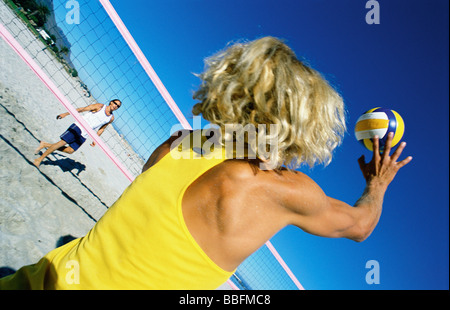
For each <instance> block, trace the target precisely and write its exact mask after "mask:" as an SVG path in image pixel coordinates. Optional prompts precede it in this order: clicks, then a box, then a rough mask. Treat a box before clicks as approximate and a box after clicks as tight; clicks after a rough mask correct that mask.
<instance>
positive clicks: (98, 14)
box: [0, 0, 297, 289]
mask: <svg viewBox="0 0 450 310" xmlns="http://www.w3.org/2000/svg"><path fill="white" fill-rule="evenodd" d="M0 3H1V7H0V22H1V23H2V25H3V26H4V27H5V28H6V29H7V30H8V31H9V32H10V33H11V34H12V35H13V37H14V38H15V39H16V40H17V41H18V42H19V43H20V45H21V46H22V47H23V48H24V49H25V51H26V52H27V53H28V54H29V55H30V56H31V57H32V58H33V59H34V61H35V62H36V63H37V64H38V65H39V66H40V68H41V69H42V70H43V71H44V72H45V74H46V75H47V76H48V77H50V79H51V80H52V81H53V83H54V84H55V85H56V86H57V87H58V89H59V90H60V91H61V92H62V93H63V94H64V96H65V97H66V98H67V99H68V100H69V101H70V103H72V105H73V106H74V107H75V108H80V107H84V106H87V105H89V104H92V103H97V102H100V103H108V102H109V101H110V100H112V99H116V98H118V99H120V100H121V101H122V105H123V107H124V108H121V109H119V110H118V111H116V112H115V115H117V117H116V118H115V121H114V123H113V125H112V128H111V126H108V128H107V130H106V131H105V132H104V134H103V135H102V136H101V138H102V140H103V141H104V142H105V144H106V145H107V146H108V147H109V148H110V150H111V151H112V153H113V154H114V155H115V156H116V157H117V158H118V159H119V160H120V162H121V163H122V165H123V166H124V167H126V169H128V171H129V172H130V173H131V174H132V175H133V176H134V177H136V176H137V175H139V173H140V172H141V170H142V166H143V164H144V163H145V160H146V159H148V158H149V156H150V155H151V153H152V152H153V151H154V149H155V148H156V147H157V146H158V145H160V144H161V143H162V142H163V141H165V140H166V139H167V137H168V136H169V134H170V131H171V129H172V128H173V126H176V125H177V124H178V126H179V120H178V119H177V117H176V116H175V115H174V113H173V112H172V110H171V108H170V107H169V106H168V105H167V103H166V101H165V100H164V98H163V97H162V95H161V94H160V92H159V91H158V89H157V88H156V87H155V85H154V84H153V82H152V80H151V79H150V78H149V76H148V74H147V72H146V71H145V70H144V68H143V66H142V65H141V63H140V62H139V60H138V59H137V57H136V56H135V54H134V53H133V51H132V50H131V49H130V47H129V45H128V43H127V42H126V41H125V39H124V38H123V37H122V35H121V33H120V32H119V31H118V30H117V28H116V26H115V24H114V22H113V21H112V20H111V18H110V17H109V15H108V14H107V12H106V11H105V9H104V7H103V6H102V4H101V3H100V1H93V0H80V1H73V0H70V1H63V0H14V1H12V0H2V2H0ZM230 281H232V282H233V283H234V285H235V286H236V287H237V288H239V289H297V286H296V285H295V284H294V282H293V281H292V279H291V278H290V277H289V275H288V274H287V273H286V272H285V270H284V269H283V268H282V266H281V265H280V264H279V263H278V261H277V260H276V258H275V257H274V256H273V255H272V253H271V251H270V250H269V249H268V248H267V247H266V246H263V247H262V248H261V249H260V250H258V251H257V252H256V253H254V254H253V255H252V256H250V257H249V258H248V259H247V260H246V261H245V262H244V263H243V264H242V265H241V266H240V267H239V268H238V269H237V272H236V273H235V275H233V277H232V278H231V279H230Z"/></svg>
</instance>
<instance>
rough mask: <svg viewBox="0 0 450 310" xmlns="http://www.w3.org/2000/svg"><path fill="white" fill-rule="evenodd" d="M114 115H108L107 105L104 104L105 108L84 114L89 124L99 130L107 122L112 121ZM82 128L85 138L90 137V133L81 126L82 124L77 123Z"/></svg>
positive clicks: (82, 134) (93, 128)
mask: <svg viewBox="0 0 450 310" xmlns="http://www.w3.org/2000/svg"><path fill="white" fill-rule="evenodd" d="M112 117H113V115H112V113H111V115H109V116H108V115H106V105H103V108H102V109H101V110H100V111H98V112H95V113H93V112H89V113H86V114H85V115H83V119H84V120H85V121H86V122H87V123H88V124H89V126H90V127H91V128H92V130H94V131H95V132H97V131H98V130H99V129H100V127H102V126H103V125H105V124H108V123H109V122H110V121H111V118H112ZM75 124H76V125H77V126H78V127H79V128H80V130H81V136H82V137H83V138H87V137H88V133H87V132H86V131H85V130H84V129H83V127H81V126H80V124H78V123H75Z"/></svg>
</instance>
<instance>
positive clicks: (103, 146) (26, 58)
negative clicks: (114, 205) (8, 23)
mask: <svg viewBox="0 0 450 310" xmlns="http://www.w3.org/2000/svg"><path fill="white" fill-rule="evenodd" d="M0 35H1V37H2V38H3V39H4V40H5V42H6V43H8V45H9V46H10V47H11V48H12V49H13V50H14V51H15V52H16V53H17V54H18V55H19V56H20V57H21V58H22V60H23V61H24V62H25V63H26V64H27V65H28V67H30V69H31V70H32V71H33V72H34V73H35V74H36V75H37V76H38V77H39V79H40V80H41V81H42V82H43V83H44V84H45V86H47V88H48V89H49V90H50V91H51V92H52V93H53V94H54V95H55V97H56V98H57V99H58V100H59V102H60V103H61V104H62V105H63V106H64V107H65V108H66V109H67V110H68V111H69V113H70V114H71V115H72V116H73V118H75V120H76V121H77V122H78V123H79V124H80V125H81V127H83V129H84V130H86V132H87V133H88V134H89V136H90V137H91V138H92V139H93V140H94V141H95V143H96V144H97V145H98V146H99V147H100V148H101V149H102V150H103V152H104V153H105V154H106V155H107V156H108V157H109V158H110V159H111V160H112V161H113V162H114V164H115V165H116V166H117V167H118V168H119V169H120V171H122V173H123V174H124V175H125V176H126V177H127V179H128V180H129V181H130V182H133V180H134V177H133V175H132V174H131V173H130V172H129V171H128V170H127V169H126V168H125V167H124V166H123V165H122V163H121V162H120V161H119V160H118V159H117V158H116V157H115V156H114V154H113V153H112V152H111V150H110V149H109V148H108V147H107V146H106V144H105V143H104V142H103V141H102V140H101V139H100V137H99V136H98V135H97V133H96V132H94V131H93V130H92V129H91V127H90V126H89V125H88V124H87V123H86V121H85V120H84V119H83V117H81V115H80V114H79V113H78V111H77V110H76V109H75V108H74V107H73V106H72V104H70V102H69V101H68V100H67V99H66V97H65V96H64V95H63V94H62V93H61V92H60V91H59V89H58V87H57V86H56V85H55V84H54V83H53V82H52V80H51V79H50V78H49V77H48V76H47V75H46V74H45V73H44V71H42V69H41V68H40V67H39V65H38V64H37V63H36V62H35V61H34V60H33V59H32V58H31V57H30V55H29V54H28V53H27V52H26V51H25V50H24V49H23V48H22V46H21V45H20V44H19V42H17V41H16V40H15V39H14V37H13V36H12V35H11V34H10V33H9V32H8V30H6V28H5V27H4V26H3V25H2V24H0Z"/></svg>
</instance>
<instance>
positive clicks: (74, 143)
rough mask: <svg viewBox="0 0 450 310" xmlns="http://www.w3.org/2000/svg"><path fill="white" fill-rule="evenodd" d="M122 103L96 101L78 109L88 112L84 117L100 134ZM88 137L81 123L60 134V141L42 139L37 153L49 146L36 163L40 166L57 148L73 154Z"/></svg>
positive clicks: (59, 116) (115, 100)
mask: <svg viewBox="0 0 450 310" xmlns="http://www.w3.org/2000/svg"><path fill="white" fill-rule="evenodd" d="M121 105H122V102H121V101H120V100H119V99H114V100H111V101H110V103H109V105H108V106H107V105H104V104H101V103H95V104H91V105H89V106H87V107H84V108H78V109H77V111H78V112H80V113H81V112H88V113H87V114H85V115H84V116H83V118H84V120H85V121H86V122H87V123H88V124H89V126H90V127H91V128H92V129H93V130H94V131H97V134H98V135H99V136H100V135H101V134H102V133H103V132H104V131H105V129H106V127H108V125H109V124H111V123H112V122H113V121H114V115H113V112H114V111H115V110H117V109H118V108H120V106H121ZM69 114H70V113H68V112H66V113H62V114H60V115H58V116H57V117H56V119H62V118H64V117H66V116H68V115H69ZM87 137H88V134H87V132H86V131H85V130H84V129H83V127H82V126H81V125H80V124H78V123H74V124H72V125H71V126H70V127H69V128H68V129H67V130H66V131H65V132H64V133H63V134H62V135H61V136H60V138H61V140H60V141H59V142H56V143H53V144H52V143H48V142H44V141H41V143H40V144H39V147H38V148H37V149H36V151H35V154H38V153H39V152H40V151H41V150H42V149H44V148H47V150H46V151H45V152H44V154H42V156H41V157H39V158H36V159H35V160H34V165H35V166H36V167H38V168H39V166H40V164H41V162H42V161H43V160H44V158H46V157H47V156H48V155H50V154H51V153H53V152H54V151H56V150H58V151H61V152H65V153H68V154H72V153H73V152H75V151H76V150H78V149H79V148H80V146H81V145H82V144H83V143H84V142H85V141H86V138H87ZM91 146H95V142H92V144H91Z"/></svg>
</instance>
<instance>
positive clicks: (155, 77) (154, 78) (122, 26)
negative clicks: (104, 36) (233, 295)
mask: <svg viewBox="0 0 450 310" xmlns="http://www.w3.org/2000/svg"><path fill="white" fill-rule="evenodd" d="M100 3H101V4H102V5H103V7H104V9H105V11H106V12H107V13H108V15H109V17H110V18H111V20H112V21H113V22H114V24H115V25H116V27H117V29H118V30H119V32H120V33H121V34H122V36H123V38H124V39H125V41H126V42H127V43H128V46H129V47H130V49H131V50H132V51H133V53H134V55H135V56H136V58H137V59H138V60H139V62H140V63H141V65H142V67H143V68H144V70H145V72H147V74H148V76H149V77H150V79H151V80H152V82H153V84H154V85H155V86H156V88H157V89H158V91H159V92H160V94H161V96H162V97H163V98H164V100H165V101H166V103H167V104H168V105H169V107H170V108H171V109H172V111H173V113H174V114H175V116H176V117H177V119H178V120H179V121H180V123H181V125H182V126H183V127H184V128H185V129H192V127H191V125H190V124H189V122H188V121H187V120H186V118H185V117H184V115H183V113H182V112H181V111H180V109H179V108H178V106H177V104H176V103H175V101H174V100H173V99H172V96H170V94H169V92H168V91H167V89H166V88H165V86H164V84H163V83H162V82H161V80H160V79H159V77H158V75H157V74H156V72H155V70H153V68H152V66H151V65H150V62H149V61H148V60H147V58H146V57H145V55H144V53H143V52H142V50H141V49H140V48H139V46H138V45H137V43H136V41H135V40H134V38H133V36H132V35H131V33H130V32H129V31H128V29H127V27H126V26H125V24H124V23H123V21H122V19H121V18H120V16H119V14H117V12H116V10H115V9H114V7H113V6H112V4H111V2H109V0H100ZM266 246H267V247H268V249H269V250H270V252H271V253H272V255H273V256H274V257H275V258H276V260H277V261H278V263H279V264H280V265H281V266H282V267H283V269H284V270H285V271H286V273H287V274H288V276H289V277H290V278H291V280H292V281H293V282H294V284H295V285H296V286H297V287H298V289H300V290H304V288H303V286H302V285H301V284H300V282H299V281H298V280H297V278H296V277H295V275H294V274H293V272H292V271H291V270H290V269H289V267H288V266H287V264H286V263H285V262H284V260H283V259H282V258H281V256H280V254H278V252H277V250H276V249H275V247H274V246H273V245H272V243H270V241H268V242H267V243H266ZM228 284H229V285H230V286H231V287H232V288H233V289H238V288H237V287H236V285H234V283H232V282H231V281H230V280H229V281H228Z"/></svg>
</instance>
